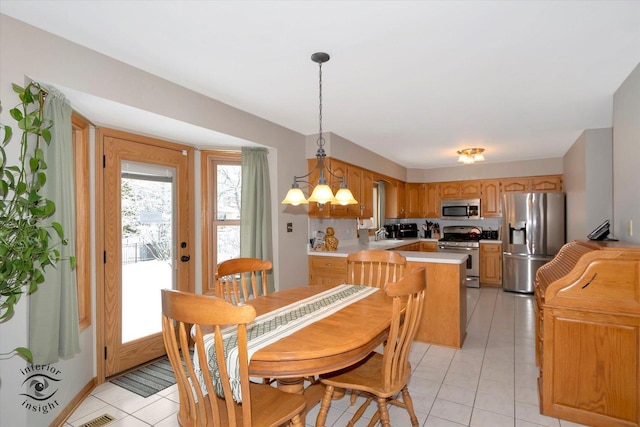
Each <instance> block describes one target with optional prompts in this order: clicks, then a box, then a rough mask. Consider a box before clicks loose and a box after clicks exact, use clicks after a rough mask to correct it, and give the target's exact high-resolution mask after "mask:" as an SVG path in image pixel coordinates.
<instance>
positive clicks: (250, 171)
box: [240, 147, 274, 292]
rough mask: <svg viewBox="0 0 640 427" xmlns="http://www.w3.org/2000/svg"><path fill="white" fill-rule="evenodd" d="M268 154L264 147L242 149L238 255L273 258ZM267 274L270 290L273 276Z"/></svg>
mask: <svg viewBox="0 0 640 427" xmlns="http://www.w3.org/2000/svg"><path fill="white" fill-rule="evenodd" d="M268 154H269V152H268V151H267V149H266V148H249V147H243V148H242V193H241V204H240V206H241V207H240V256H241V257H250V258H260V259H264V260H273V252H272V243H271V242H272V238H271V190H270V188H271V187H270V183H269V164H268V160H267V155H268ZM268 277H269V279H268V280H269V283H268V289H269V291H270V292H272V291H273V290H274V285H273V275H272V274H269V276H268Z"/></svg>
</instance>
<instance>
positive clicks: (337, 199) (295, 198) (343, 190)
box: [282, 52, 358, 206]
mask: <svg viewBox="0 0 640 427" xmlns="http://www.w3.org/2000/svg"><path fill="white" fill-rule="evenodd" d="M329 58H330V57H329V55H328V54H327V53H324V52H316V53H314V54H313V55H311V60H312V61H313V62H316V63H317V64H318V66H319V70H320V71H319V76H320V78H319V82H320V84H319V93H320V97H319V99H320V102H319V105H320V114H319V118H320V120H319V122H320V131H319V133H318V140H317V141H316V143H317V144H318V150H317V151H316V163H315V165H314V166H313V168H312V169H311V170H310V171H309V173H308V174H306V175H302V176H294V177H293V184H291V188H290V189H289V191H288V192H287V195H286V197H285V198H284V200H283V201H282V204H284V205H293V206H297V205H301V204H308V203H309V202H315V203H318V204H319V205H320V206H322V205H324V204H326V203H330V204H334V205H335V204H340V205H354V204H357V203H358V201H357V200H356V199H355V198H354V197H353V194H352V193H351V191H350V190H349V188H348V187H347V182H346V179H345V177H344V176H339V175H336V174H335V173H333V172H332V171H331V169H329V167H328V166H327V163H326V161H325V159H326V157H327V155H326V153H325V151H324V144H325V141H324V138H323V137H322V64H323V63H324V62H327V61H328V60H329ZM316 169H319V172H320V174H319V178H318V182H317V183H316V184H314V183H312V182H309V181H307V180H306V179H307V178H308V177H309V176H310V175H311V174H312V173H313V172H314V171H315V170H316ZM325 170H326V172H327V173H328V175H329V177H330V178H331V177H332V178H334V179H335V181H334V182H330V183H329V184H328V183H327V179H326V178H325ZM300 183H305V184H308V186H309V188H313V191H312V192H311V195H310V196H309V198H308V199H307V198H306V196H305V194H304V192H303V191H302V189H300V185H299V184H300ZM336 183H339V184H340V188H339V189H338V191H337V192H336V194H335V195H334V194H333V190H332V189H331V185H334V184H336Z"/></svg>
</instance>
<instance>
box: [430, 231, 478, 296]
mask: <svg viewBox="0 0 640 427" xmlns="http://www.w3.org/2000/svg"><path fill="white" fill-rule="evenodd" d="M481 237H482V228H480V227H471V226H449V227H444V228H443V229H442V238H441V239H440V240H438V252H450V253H456V254H460V253H465V254H467V255H468V258H467V287H469V288H479V287H480V277H479V276H480V238H481Z"/></svg>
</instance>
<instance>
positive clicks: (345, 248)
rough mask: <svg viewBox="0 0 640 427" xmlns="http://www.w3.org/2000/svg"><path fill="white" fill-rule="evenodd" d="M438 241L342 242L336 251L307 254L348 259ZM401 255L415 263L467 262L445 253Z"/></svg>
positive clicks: (412, 252) (402, 253) (455, 255)
mask: <svg viewBox="0 0 640 427" xmlns="http://www.w3.org/2000/svg"><path fill="white" fill-rule="evenodd" d="M437 241H438V239H403V240H392V241H391V240H380V241H377V242H375V241H371V242H369V244H367V245H361V244H359V243H358V241H357V240H355V241H346V242H344V243H343V242H340V244H338V249H337V250H336V251H314V250H311V249H308V252H307V254H308V255H310V256H332V257H346V256H347V255H348V254H350V253H353V252H358V251H364V250H367V249H385V250H392V249H394V248H397V247H400V246H405V245H410V244H412V243H417V242H437ZM398 253H399V254H401V255H403V256H404V257H406V258H407V261H413V262H433V263H440V264H462V263H464V262H465V261H466V260H467V255H465V254H454V253H444V252H417V251H398Z"/></svg>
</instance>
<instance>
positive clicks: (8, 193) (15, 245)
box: [0, 83, 75, 360]
mask: <svg viewBox="0 0 640 427" xmlns="http://www.w3.org/2000/svg"><path fill="white" fill-rule="evenodd" d="M13 90H14V92H16V93H17V94H18V97H19V98H20V103H19V104H18V105H17V106H16V107H15V108H12V109H11V110H10V115H11V117H12V118H13V119H14V120H16V122H17V125H18V128H19V129H21V130H22V135H21V137H20V157H19V160H18V162H17V163H16V164H8V158H7V153H6V151H5V147H6V146H7V144H9V142H10V141H11V140H12V137H13V136H14V135H13V131H12V128H11V126H8V125H4V124H1V125H0V129H1V130H2V132H3V134H4V136H3V138H2V144H0V323H3V322H6V321H8V320H9V319H11V317H12V315H13V313H14V308H15V305H16V304H17V303H18V301H19V300H20V297H21V296H22V295H23V294H25V293H26V294H30V293H32V292H35V291H36V290H37V289H38V285H40V284H42V283H43V282H44V280H45V268H46V267H48V266H52V267H55V265H56V264H57V263H58V261H60V260H61V259H62V258H61V254H60V251H59V249H58V247H59V245H66V244H67V241H66V240H65V239H64V233H63V230H62V226H61V225H60V224H59V223H57V222H53V221H50V220H48V219H49V218H50V217H51V216H52V215H53V213H54V212H55V209H56V206H55V203H54V202H53V201H51V200H48V199H46V198H45V197H43V196H42V195H41V194H40V192H41V190H42V188H43V186H44V185H45V184H46V182H47V175H46V170H47V164H46V162H45V159H44V152H43V150H42V144H49V143H50V141H51V131H50V129H51V126H52V125H53V123H52V122H51V121H50V120H44V119H43V106H44V96H45V91H44V89H43V88H42V87H41V86H40V85H38V84H37V83H30V84H29V85H28V86H27V87H26V88H22V87H20V86H18V85H16V84H14V85H13ZM69 261H70V263H71V268H74V267H75V258H73V257H71V258H70V260H69ZM14 351H16V352H18V353H19V354H20V355H22V356H23V357H25V358H27V359H28V360H31V352H30V351H29V350H28V349H27V348H24V347H18V348H16V349H14Z"/></svg>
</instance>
